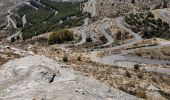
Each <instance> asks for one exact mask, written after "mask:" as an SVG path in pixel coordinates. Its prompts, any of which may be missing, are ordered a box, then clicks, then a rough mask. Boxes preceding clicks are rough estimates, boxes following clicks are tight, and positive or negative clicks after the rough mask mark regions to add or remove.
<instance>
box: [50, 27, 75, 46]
mask: <svg viewBox="0 0 170 100" xmlns="http://www.w3.org/2000/svg"><path fill="white" fill-rule="evenodd" d="M72 40H73V32H72V31H69V30H61V31H57V32H54V33H52V34H51V35H50V37H49V39H48V43H49V44H55V43H63V42H65V41H72Z"/></svg>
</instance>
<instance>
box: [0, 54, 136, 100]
mask: <svg viewBox="0 0 170 100" xmlns="http://www.w3.org/2000/svg"><path fill="white" fill-rule="evenodd" d="M0 73H1V74H0V78H1V80H0V99H5V100H11V99H12V100H21V99H24V100H42V99H43V100H44V99H45V100H70V99H73V100H106V99H109V100H110V99H116V100H127V99H129V100H137V98H136V97H134V96H130V95H128V94H126V93H123V92H122V91H119V90H117V89H113V88H111V87H110V86H108V85H105V84H103V83H100V82H99V81H97V80H95V79H93V78H89V77H85V76H82V75H80V74H78V73H77V72H75V71H73V70H72V69H70V68H68V66H66V65H64V64H61V63H59V62H56V61H54V60H51V59H49V58H45V57H41V56H27V57H24V58H20V59H16V60H13V61H9V62H8V63H6V64H4V65H2V66H1V68H0Z"/></svg>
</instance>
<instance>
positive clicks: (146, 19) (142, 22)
mask: <svg viewBox="0 0 170 100" xmlns="http://www.w3.org/2000/svg"><path fill="white" fill-rule="evenodd" d="M146 15H147V16H146ZM125 21H126V23H127V24H129V25H130V28H131V29H132V30H133V31H134V32H136V33H140V35H142V37H143V38H146V39H149V38H153V37H158V38H164V39H169V38H170V34H169V32H170V31H169V24H168V23H166V22H163V21H162V20H161V19H160V18H158V19H155V18H154V15H153V14H152V13H151V12H148V13H137V14H133V13H131V14H129V15H127V16H126V17H125Z"/></svg>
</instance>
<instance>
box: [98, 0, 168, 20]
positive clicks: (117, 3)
mask: <svg viewBox="0 0 170 100" xmlns="http://www.w3.org/2000/svg"><path fill="white" fill-rule="evenodd" d="M166 2H167V3H168V2H169V1H166ZM162 3H163V1H162V0H150V3H148V0H97V1H96V7H97V8H96V10H97V15H98V16H114V17H115V16H119V15H124V14H126V13H129V12H135V11H142V10H147V9H148V8H149V4H150V8H151V9H154V8H155V7H156V6H158V5H160V4H162ZM167 5H168V6H169V4H167Z"/></svg>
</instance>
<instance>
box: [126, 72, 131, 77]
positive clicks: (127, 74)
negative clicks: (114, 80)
mask: <svg viewBox="0 0 170 100" xmlns="http://www.w3.org/2000/svg"><path fill="white" fill-rule="evenodd" d="M125 74H126V76H127V77H128V78H131V74H130V72H129V71H127V70H126V73H125Z"/></svg>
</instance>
